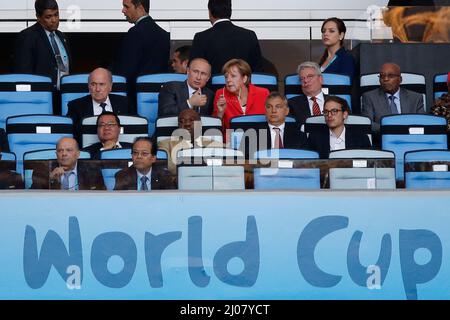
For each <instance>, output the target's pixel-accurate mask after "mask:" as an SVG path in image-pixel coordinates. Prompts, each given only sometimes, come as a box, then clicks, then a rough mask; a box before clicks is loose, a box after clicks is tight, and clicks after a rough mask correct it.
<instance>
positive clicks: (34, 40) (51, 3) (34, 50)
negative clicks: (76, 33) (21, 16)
mask: <svg viewBox="0 0 450 320" xmlns="http://www.w3.org/2000/svg"><path fill="white" fill-rule="evenodd" d="M34 7H35V10H36V18H37V22H36V23H35V24H34V25H32V26H31V27H28V28H26V29H25V30H23V31H21V32H20V34H19V36H18V37H17V40H16V44H15V48H14V72H15V73H31V74H39V75H43V76H47V77H50V78H51V79H52V81H53V84H54V85H55V86H57V84H59V78H60V77H61V76H62V75H64V74H68V73H69V67H70V51H69V46H68V43H67V40H66V38H65V36H64V35H63V33H62V32H60V31H58V30H57V29H58V26H59V9H58V4H57V2H56V1H55V0H36V2H35V4H34Z"/></svg>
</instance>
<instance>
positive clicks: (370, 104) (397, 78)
mask: <svg viewBox="0 0 450 320" xmlns="http://www.w3.org/2000/svg"><path fill="white" fill-rule="evenodd" d="M379 78H380V88H378V89H374V90H371V91H368V92H366V93H364V94H363V95H362V107H361V114H362V115H363V116H366V117H369V118H370V120H372V131H373V132H374V133H378V132H379V131H380V119H381V117H383V116H386V115H390V114H401V113H425V109H424V107H423V96H422V95H421V94H419V93H416V92H414V91H410V90H407V89H403V88H400V84H401V83H402V73H401V71H400V67H399V66H398V65H397V64H395V63H385V64H383V65H382V66H381V70H380V74H379Z"/></svg>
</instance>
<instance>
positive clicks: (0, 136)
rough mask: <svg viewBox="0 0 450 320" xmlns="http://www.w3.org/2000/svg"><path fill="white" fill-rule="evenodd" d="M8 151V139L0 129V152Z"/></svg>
mask: <svg viewBox="0 0 450 320" xmlns="http://www.w3.org/2000/svg"><path fill="white" fill-rule="evenodd" d="M1 150H3V151H6V152H8V151H9V144H8V138H7V137H6V133H5V130H4V129H2V128H0V151H1Z"/></svg>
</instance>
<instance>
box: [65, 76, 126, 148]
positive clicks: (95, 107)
mask: <svg viewBox="0 0 450 320" xmlns="http://www.w3.org/2000/svg"><path fill="white" fill-rule="evenodd" d="M88 85H89V94H88V95H86V96H84V97H82V98H78V99H75V100H72V101H70V102H69V104H68V105H67V106H68V112H67V116H69V117H70V118H72V120H73V127H74V137H75V139H76V140H77V141H78V143H79V144H80V143H81V122H82V120H83V118H85V117H91V116H98V115H99V114H101V113H103V112H104V111H110V112H114V113H115V114H130V106H129V104H128V99H127V98H126V97H123V96H120V95H117V94H111V90H112V85H113V83H112V74H111V72H110V71H109V70H106V69H103V68H97V69H95V70H94V71H92V72H91V73H90V74H89V78H88Z"/></svg>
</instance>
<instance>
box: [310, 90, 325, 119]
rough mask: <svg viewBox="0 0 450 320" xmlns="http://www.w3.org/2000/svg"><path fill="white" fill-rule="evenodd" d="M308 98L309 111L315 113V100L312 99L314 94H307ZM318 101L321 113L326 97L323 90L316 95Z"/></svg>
mask: <svg viewBox="0 0 450 320" xmlns="http://www.w3.org/2000/svg"><path fill="white" fill-rule="evenodd" d="M307 98H308V104H309V112H311V114H313V104H314V101H312V99H311V98H312V96H307ZM316 101H317V103H318V104H319V108H320V113H323V105H324V104H325V97H324V95H323V92H322V91H321V92H320V93H319V94H318V95H317V96H316Z"/></svg>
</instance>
